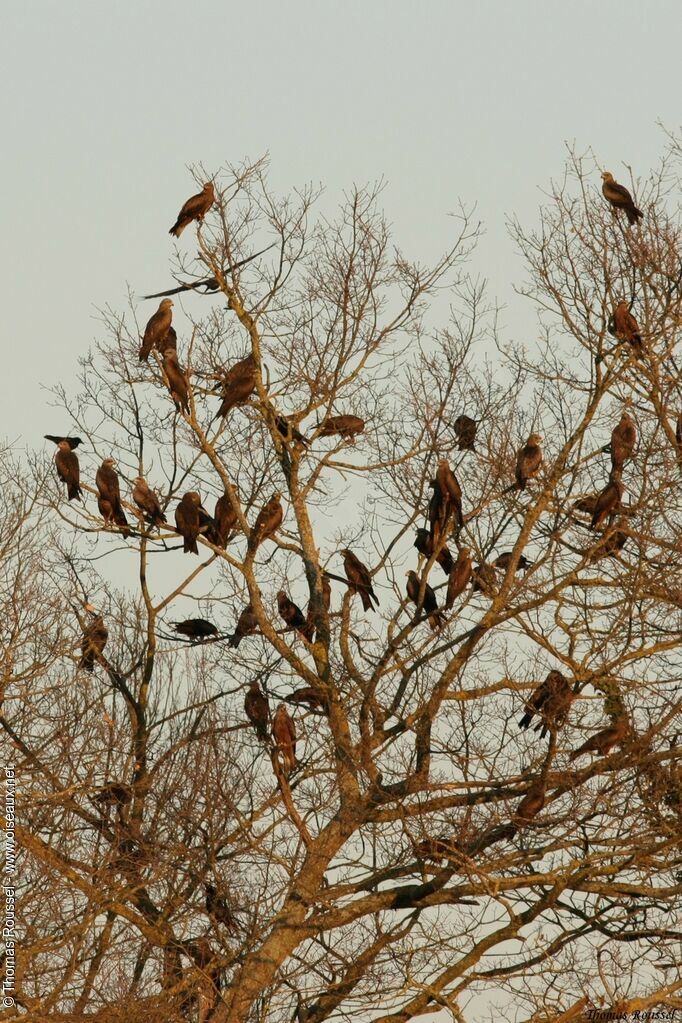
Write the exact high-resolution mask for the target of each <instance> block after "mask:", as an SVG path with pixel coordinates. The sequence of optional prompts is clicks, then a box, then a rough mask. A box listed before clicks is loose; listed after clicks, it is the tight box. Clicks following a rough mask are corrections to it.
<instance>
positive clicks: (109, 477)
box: [95, 458, 130, 536]
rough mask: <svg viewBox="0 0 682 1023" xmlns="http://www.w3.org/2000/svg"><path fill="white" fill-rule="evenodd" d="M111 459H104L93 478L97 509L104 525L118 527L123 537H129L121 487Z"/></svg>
mask: <svg viewBox="0 0 682 1023" xmlns="http://www.w3.org/2000/svg"><path fill="white" fill-rule="evenodd" d="M115 464H116V463H115V462H114V460H113V458H105V459H104V461H103V462H102V464H101V465H100V467H99V469H98V470H97V475H96V476H95V483H96V485H97V507H98V508H99V512H100V515H101V516H102V518H103V519H104V521H105V523H107V524H109V525H115V526H118V527H119V529H120V530H121V532H122V533H123V536H130V527H129V525H128V519H127V518H126V513H125V512H124V511H123V505H122V504H121V486H120V484H119V481H118V473H117V472H116V470H115V469H114V466H115Z"/></svg>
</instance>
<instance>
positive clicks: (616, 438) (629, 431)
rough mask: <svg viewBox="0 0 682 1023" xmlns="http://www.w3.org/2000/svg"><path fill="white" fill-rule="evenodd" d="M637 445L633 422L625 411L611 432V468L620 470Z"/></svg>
mask: <svg viewBox="0 0 682 1023" xmlns="http://www.w3.org/2000/svg"><path fill="white" fill-rule="evenodd" d="M636 443H637V429H636V427H635V421H634V419H633V418H632V416H631V415H629V414H628V412H627V411H625V412H623V414H622V416H621V417H620V422H619V423H618V425H617V426H614V428H613V430H612V432H611V468H612V469H622V468H623V466H624V465H625V463H626V462H627V460H628V459H629V458H632V453H633V451H634V450H635V444H636Z"/></svg>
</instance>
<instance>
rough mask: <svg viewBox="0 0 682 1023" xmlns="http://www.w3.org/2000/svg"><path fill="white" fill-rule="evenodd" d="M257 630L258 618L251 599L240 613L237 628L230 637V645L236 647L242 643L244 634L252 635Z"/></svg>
mask: <svg viewBox="0 0 682 1023" xmlns="http://www.w3.org/2000/svg"><path fill="white" fill-rule="evenodd" d="M257 631H258V619H257V618H256V616H255V614H254V613H253V607H252V606H251V602H250V601H249V603H248V604H247V605H246V607H245V608H244V610H243V611H242V613H241V614H240V615H239V618H238V619H237V624H236V626H235V630H234V632H233V633H232V635H231V636H230V639H229V644H230V646H231V647H233V648H234V649H236V648H237V647H238V646H239V644H240V643H241V641H242V640H243V639H244V636H252V635H253V634H254V632H257Z"/></svg>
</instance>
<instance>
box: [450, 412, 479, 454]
mask: <svg viewBox="0 0 682 1023" xmlns="http://www.w3.org/2000/svg"><path fill="white" fill-rule="evenodd" d="M452 428H453V430H454V431H455V436H456V437H457V441H458V445H457V446H458V448H459V450H460V451H475V450H476V448H475V447H474V441H475V440H476V430H477V429H478V424H477V422H476V420H475V419H470V418H469V416H464V415H462V416H457V418H456V419H455V421H454V423H453V424H452Z"/></svg>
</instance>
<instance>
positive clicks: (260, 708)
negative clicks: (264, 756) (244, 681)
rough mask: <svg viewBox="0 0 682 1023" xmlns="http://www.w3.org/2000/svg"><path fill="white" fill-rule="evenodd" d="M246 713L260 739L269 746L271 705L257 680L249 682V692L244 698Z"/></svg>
mask: <svg viewBox="0 0 682 1023" xmlns="http://www.w3.org/2000/svg"><path fill="white" fill-rule="evenodd" d="M244 713H245V714H246V716H247V718H248V719H249V721H250V723H251V724H252V725H253V727H254V729H255V732H256V735H257V736H258V738H259V739H260V740H261V742H264V743H266V744H267V742H268V741H269V739H270V704H269V703H268V700H267V697H266V696H265V695H264V693H263V691H262V689H261V687H260V684H259V683H258V681H257V680H256V679H252V680H251V682H249V691H248V692H247V694H246V696H245V697H244Z"/></svg>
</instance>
